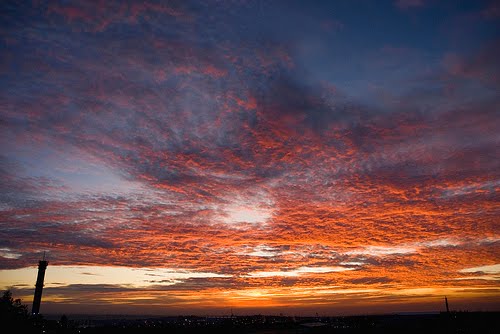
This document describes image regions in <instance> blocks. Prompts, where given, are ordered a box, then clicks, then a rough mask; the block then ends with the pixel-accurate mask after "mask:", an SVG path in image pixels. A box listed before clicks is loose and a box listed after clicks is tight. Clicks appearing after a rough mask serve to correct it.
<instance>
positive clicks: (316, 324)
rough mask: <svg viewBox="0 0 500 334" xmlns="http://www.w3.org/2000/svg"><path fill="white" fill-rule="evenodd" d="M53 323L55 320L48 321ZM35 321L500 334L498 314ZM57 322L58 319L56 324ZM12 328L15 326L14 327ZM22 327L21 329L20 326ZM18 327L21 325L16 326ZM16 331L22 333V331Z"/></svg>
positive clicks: (127, 329) (89, 328) (56, 328)
mask: <svg viewBox="0 0 500 334" xmlns="http://www.w3.org/2000/svg"><path fill="white" fill-rule="evenodd" d="M49 318H51V317H49ZM52 318H54V319H53V320H48V319H44V318H42V317H39V318H38V319H32V321H33V322H32V323H31V324H30V325H29V326H21V327H23V328H22V329H23V332H30V333H89V334H90V333H96V334H97V333H106V334H107V333H249V334H250V333H255V334H285V333H425V334H429V333H441V334H443V333H495V334H496V333H500V325H499V324H500V312H458V313H441V314H418V315H376V316H375V315H374V316H350V317H285V316H262V315H256V316H238V317H196V316H179V317H126V316H106V317H104V316H100V317H98V316H94V317H93V316H76V315H75V316H69V317H66V316H62V317H60V318H55V317H52ZM55 319H57V320H55ZM11 325H14V323H11ZM21 325H22V324H21ZM15 327H18V326H15ZM17 329H20V328H19V327H18V328H17Z"/></svg>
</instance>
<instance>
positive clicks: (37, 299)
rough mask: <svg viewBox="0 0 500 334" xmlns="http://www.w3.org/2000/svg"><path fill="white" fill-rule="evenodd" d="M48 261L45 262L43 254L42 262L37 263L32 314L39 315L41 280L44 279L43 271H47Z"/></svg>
mask: <svg viewBox="0 0 500 334" xmlns="http://www.w3.org/2000/svg"><path fill="white" fill-rule="evenodd" d="M48 264H49V262H48V261H45V254H43V260H42V261H38V276H37V278H36V285H35V296H34V297H33V307H32V308H31V313H32V314H38V313H40V303H41V302H42V290H43V280H44V279H45V269H47V265H48Z"/></svg>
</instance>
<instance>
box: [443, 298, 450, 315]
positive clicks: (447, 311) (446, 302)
mask: <svg viewBox="0 0 500 334" xmlns="http://www.w3.org/2000/svg"><path fill="white" fill-rule="evenodd" d="M444 303H445V304H446V313H450V308H449V307H448V298H446V296H444Z"/></svg>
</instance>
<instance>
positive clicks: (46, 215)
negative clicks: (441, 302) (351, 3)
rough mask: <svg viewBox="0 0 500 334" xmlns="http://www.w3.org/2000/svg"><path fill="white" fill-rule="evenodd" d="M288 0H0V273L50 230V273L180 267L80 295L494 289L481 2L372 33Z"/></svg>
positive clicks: (490, 75)
mask: <svg viewBox="0 0 500 334" xmlns="http://www.w3.org/2000/svg"><path fill="white" fill-rule="evenodd" d="M303 6H304V4H294V5H293V6H289V7H288V5H286V4H283V3H260V2H259V4H258V3H257V2H255V3H254V2H249V3H246V2H242V3H237V2H236V3H232V2H227V3H226V2H223V3H219V2H215V3H210V4H207V5H204V4H200V3H196V2H195V3H190V2H184V1H182V2H168V3H164V2H149V1H147V2H140V3H139V2H103V3H100V4H99V5H94V4H92V5H90V4H87V3H85V2H71V1H70V2H68V3H65V4H64V5H61V4H59V3H55V2H51V1H49V2H40V3H38V2H34V3H28V2H26V3H6V4H3V5H2V7H3V8H2V19H1V22H2V24H1V30H0V38H1V40H2V46H1V47H2V52H1V54H2V56H1V61H0V66H1V69H2V73H4V75H3V76H2V78H1V79H0V85H1V87H2V89H1V90H0V108H1V109H0V110H1V119H0V141H1V155H0V174H1V176H2V177H1V179H0V188H1V190H2V191H1V194H0V226H1V228H0V268H2V269H3V270H4V271H3V274H2V277H0V281H1V282H2V285H3V286H5V287H6V286H8V285H14V286H15V285H17V284H18V283H16V280H17V281H19V280H21V276H18V278H16V276H8V277H9V279H7V278H4V277H7V273H8V272H11V271H10V270H14V269H19V268H26V267H30V266H33V265H34V264H36V261H37V259H38V258H39V256H40V254H41V252H43V251H47V255H48V258H49V261H50V266H49V269H48V272H49V271H50V270H51V269H50V268H51V266H62V267H61V268H65V267H64V266H90V267H91V268H94V267H96V266H97V267H103V268H108V267H120V268H121V267H125V268H163V269H157V270H158V271H159V272H160V273H161V270H167V271H168V270H180V271H183V272H185V273H192V274H191V276H189V275H188V276H189V277H188V276H185V277H182V279H180V278H178V277H177V278H175V279H173V278H168V279H169V280H170V281H169V282H170V283H172V284H168V285H166V287H165V286H161V281H162V278H158V279H157V280H156V281H157V282H156V283H155V282H153V281H155V280H150V282H144V285H141V286H139V287H137V286H128V287H124V286H121V285H120V283H118V282H115V283H113V282H108V281H106V283H102V284H103V286H102V287H94V290H95V296H94V297H95V300H96V301H98V300H100V299H99V296H110V295H113V296H115V295H116V296H118V295H120V294H123V296H124V297H123V298H124V300H123V301H121V302H120V303H126V304H134V303H136V301H137V300H139V299H137V298H139V295H141V296H142V298H146V299H148V300H149V299H151V300H154V299H155V298H156V297H154V295H156V293H157V291H168V293H167V292H165V294H164V295H163V292H162V294H160V295H161V296H165V297H161V298H160V297H158V298H159V299H158V300H157V304H158V305H160V304H162V303H167V305H170V306H171V307H172V309H175V307H176V305H183V306H182V307H186V308H187V309H189V307H192V309H193V310H195V309H199V308H200V307H202V306H210V305H208V304H210V303H212V306H213V305H229V306H235V307H242V308H244V307H249V308H251V307H255V306H259V305H262V303H260V304H259V302H257V301H259V300H265V301H266V303H267V304H266V305H265V306H268V307H273V306H276V307H278V306H279V307H302V305H304V303H306V302H307V303H309V302H311V305H312V304H314V303H317V304H318V305H319V304H321V305H329V303H330V302H331V298H330V297H329V294H337V293H339V294H345V296H346V297H345V298H347V299H346V300H348V301H349V302H347V304H348V305H347V306H346V307H347V308H346V309H350V308H351V307H352V308H353V309H355V308H356V305H357V304H356V302H354V300H355V299H356V298H358V296H360V297H359V298H361V299H362V298H365V297H366V300H365V301H364V303H365V304H363V305H368V304H370V303H375V302H381V303H382V302H386V301H389V300H392V298H396V299H397V300H398V301H399V302H400V303H401V304H404V303H410V301H409V299H408V298H407V297H408V296H407V295H406V294H407V293H408V291H410V290H409V289H424V290H411V291H413V292H415V293H414V295H415V296H422V298H424V299H425V298H427V299H425V301H426V302H429V300H434V299H435V298H436V296H438V295H440V294H443V293H442V292H445V291H448V292H449V294H452V293H455V295H456V297H457V298H463V299H464V300H467V298H479V297H478V296H479V295H468V294H467V293H464V294H461V292H460V291H474V293H473V294H475V293H476V292H477V293H479V292H478V291H480V293H479V294H480V296H481V298H484V300H486V302H487V303H489V302H491V301H492V300H493V301H498V298H499V293H498V276H495V274H497V273H498V272H491V270H493V269H495V270H496V268H497V267H498V263H500V258H499V256H498V254H499V250H500V249H499V240H500V231H499V222H498V216H499V213H500V212H499V209H498V192H499V189H500V163H499V161H500V160H499V159H498V156H499V151H498V147H500V136H499V131H498V124H499V121H500V119H499V114H498V108H499V106H500V104H499V102H500V98H499V96H498V89H499V81H498V77H499V74H500V72H499V66H498V59H500V52H499V51H500V49H499V48H498V37H499V36H497V35H498V34H497V33H493V32H492V31H494V29H493V27H494V26H495V25H496V24H497V23H498V21H497V20H496V19H495V18H494V17H490V16H487V17H486V16H485V15H482V14H481V13H483V12H484V11H485V10H487V9H488V8H490V7H488V6H489V5H488V4H487V3H484V4H483V3H481V4H480V6H479V5H478V6H479V7H478V8H474V9H468V10H469V11H468V12H465V10H464V9H462V8H454V9H453V11H450V13H448V14H446V16H445V17H443V22H444V23H443V24H442V25H441V26H431V28H432V29H434V31H439V32H440V34H443V35H444V36H451V37H449V44H446V45H444V46H440V47H439V48H437V49H436V48H433V47H431V45H433V43H434V40H433V36H432V33H431V32H427V33H426V35H422V36H419V37H421V38H422V40H425V41H426V42H413V40H412V39H410V38H408V37H407V36H399V35H398V36H396V34H395V35H394V36H390V38H388V39H387V40H384V39H383V38H381V37H380V36H379V37H373V38H370V36H368V34H369V30H370V29H368V27H367V26H356V25H355V20H354V19H353V17H354V16H353V14H352V13H351V12H350V10H352V8H351V9H349V10H347V9H345V8H344V9H342V8H336V9H335V10H336V11H337V10H338V13H339V14H338V15H339V17H334V18H332V17H329V16H328V15H325V14H322V10H321V8H314V7H307V8H304V7H303ZM384 6H387V7H388V8H389V9H390V11H389V12H390V14H386V15H394V17H391V19H393V20H394V22H399V21H398V20H400V19H401V17H404V16H406V15H422V16H418V18H417V19H415V20H416V22H414V23H413V24H415V25H417V27H418V25H424V24H425V22H426V21H425V20H427V19H428V18H427V17H426V16H425V12H423V11H424V10H431V9H429V6H432V3H430V2H429V3H428V2H424V1H397V2H396V3H388V4H385V5H384ZM400 9H401V10H400ZM330 10H333V9H332V8H330ZM415 10H418V11H419V13H420V14H415V13H413V11H415ZM435 10H436V11H437V12H439V8H435ZM303 11H306V12H307V13H309V14H310V15H301V13H302V12H303ZM282 13H285V15H282ZM373 15H378V14H373ZM440 15H441V14H440ZM442 15H445V14H442ZM464 17H465V18H464ZM311 18H314V19H311ZM370 19H373V20H374V19H376V18H375V17H372V18H370ZM297 20H300V22H301V23H302V28H301V30H300V31H301V32H300V33H299V31H297V29H298V28H297V25H296V22H297ZM457 20H468V22H469V23H471V22H472V23H471V24H472V25H471V29H470V32H469V34H473V35H472V37H474V42H472V41H471V40H472V38H471V40H469V39H467V38H464V39H463V42H462V44H461V45H456V44H454V39H453V37H452V35H453V32H454V31H455V30H454V28H453V27H454V23H455V22H457ZM255 22H258V24H255ZM324 22H337V23H338V24H336V25H335V26H336V27H337V26H339V27H342V29H325V24H324ZM397 24H399V25H400V27H399V28H398V29H399V30H400V31H402V33H404V32H406V33H408V34H410V32H411V31H413V29H414V27H412V26H406V25H405V24H403V23H394V25H395V26H396V25H397ZM424 33H425V32H422V34H424ZM495 34H496V35H495ZM359 36H364V37H363V38H365V39H366V40H370V43H368V44H366V45H358V43H357V42H355V40H356V39H355V38H356V37H359ZM403 37H404V38H403ZM469 37H470V36H469ZM349 39H351V40H352V41H353V42H352V43H347V42H346V41H347V40H349ZM414 40H415V41H417V40H419V41H420V38H415V39H414ZM397 41H399V42H397ZM377 43H378V44H377ZM419 43H422V44H419ZM431 50H432V51H431ZM361 55H363V56H361ZM346 59H350V60H349V61H347V60H346ZM471 268H472V269H471ZM474 268H476V269H477V270H476V269H474ZM481 268H483V269H484V270H483V269H481ZM491 268H493V269H491ZM124 270H125V269H124ZM127 270H128V269H127ZM196 273H197V274H196ZM19 275H20V274H19ZM111 276H113V275H111ZM181 276H182V275H181ZM485 277H487V278H488V279H485ZM2 279H3V281H2ZM33 279H34V277H33ZM163 280H166V278H163ZM54 281H55V282H57V278H54ZM49 283H51V282H49ZM52 283H54V282H52ZM62 283H63V285H61V286H51V287H50V288H48V289H47V290H48V291H47V294H46V295H47V298H48V299H49V300H50V298H52V301H53V302H54V303H55V305H57V298H58V297H57V298H56V296H64V298H63V299H62V300H60V301H59V303H60V304H63V303H69V304H71V303H77V299H78V298H76V297H75V296H78V295H79V294H81V293H83V292H84V291H87V290H86V289H88V288H91V289H92V287H91V286H90V287H88V286H86V285H85V284H83V283H81V282H74V281H66V282H62ZM159 286H161V287H159ZM336 287H339V288H338V291H337V290H336V289H337V288H336ZM452 287H453V289H455V290H453V291H449V289H451V288H452ZM116 289H118V290H119V291H116ZM127 289H130V291H135V292H134V294H137V296H135V297H137V298H135V297H134V298H131V299H130V300H127V299H126V296H125V292H124V291H128V290H127ZM141 289H143V290H141ZM332 289H333V290H332ZM425 289H431V290H425ZM461 289H463V290H461ZM466 289H470V290H466ZM475 289H479V290H475ZM28 290H29V289H25V290H22V289H20V290H19V291H24V292H23V293H25V296H29V294H30V293H31V292H29V291H28ZM214 291H215V292H217V293H218V297H213V299H210V298H208V299H209V302H206V303H205V304H204V303H203V302H202V298H199V296H214ZM294 291H298V292H296V294H294ZM318 291H320V292H318ZM321 291H323V292H321ZM429 291H432V293H430V292H429ZM127 293H128V292H127ZM195 294H196V296H198V297H196V296H195ZM50 296H52V297H50ZM167 296H174V297H172V300H171V301H170V302H167V299H168V298H167ZM175 296H176V297H175ZM224 296H227V298H225V297H224ZM348 297H349V298H348ZM351 297H353V298H351ZM27 298H29V297H27ZM103 298H104V297H103ZM176 298H178V299H176ZM370 298H372V299H370ZM433 298H434V299H433ZM102 300H103V301H102V303H104V304H106V303H108V304H115V303H117V304H119V303H118V302H117V300H118V299H115V298H114V297H113V299H109V298H108V297H106V298H104V299H102ZM186 300H192V304H189V305H190V306H189V305H188V304H185V301H186ZM471 300H472V299H471ZM181 301H182V302H181ZM313 301H314V302H313ZM176 303H178V304H176ZM221 303H222V304H221ZM139 304H140V303H139ZM153 304H154V305H156V303H153ZM186 305H188V306H186ZM497 305H498V304H497ZM358 306H359V305H358ZM359 307H361V306H359ZM363 307H364V306H363Z"/></svg>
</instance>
